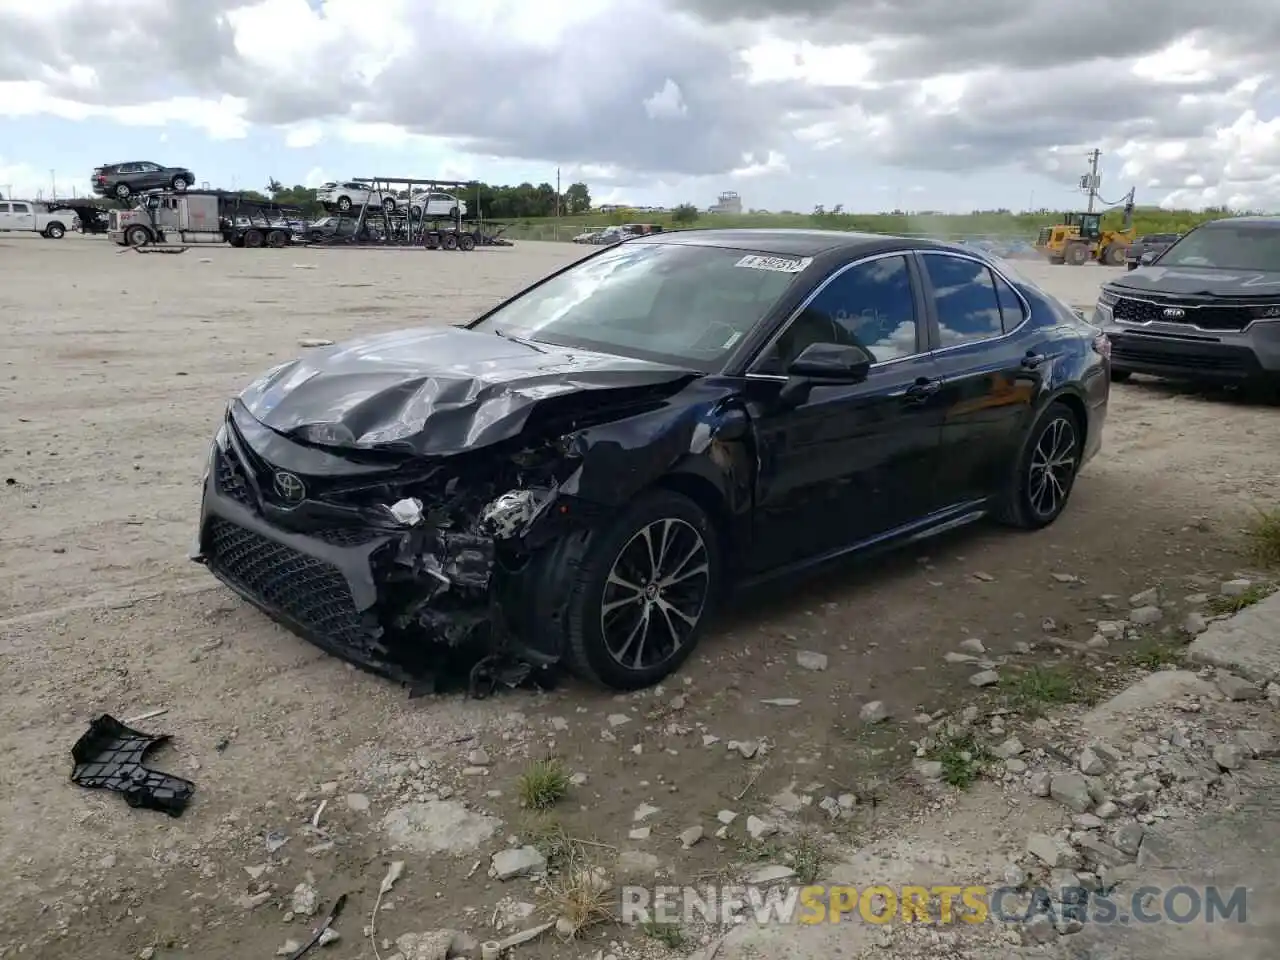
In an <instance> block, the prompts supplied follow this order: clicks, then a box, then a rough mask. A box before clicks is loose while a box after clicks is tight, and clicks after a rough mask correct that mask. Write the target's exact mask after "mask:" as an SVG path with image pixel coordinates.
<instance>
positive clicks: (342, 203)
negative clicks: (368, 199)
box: [338, 197, 351, 213]
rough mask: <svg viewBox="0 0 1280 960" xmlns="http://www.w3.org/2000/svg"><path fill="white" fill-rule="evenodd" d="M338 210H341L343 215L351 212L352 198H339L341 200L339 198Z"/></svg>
mask: <svg viewBox="0 0 1280 960" xmlns="http://www.w3.org/2000/svg"><path fill="white" fill-rule="evenodd" d="M338 209H339V210H341V211H342V212H343V213H346V212H347V211H348V210H350V209H351V198H350V197H339V198H338Z"/></svg>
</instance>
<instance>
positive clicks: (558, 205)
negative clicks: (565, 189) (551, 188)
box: [556, 167, 560, 217]
mask: <svg viewBox="0 0 1280 960" xmlns="http://www.w3.org/2000/svg"><path fill="white" fill-rule="evenodd" d="M556 216H557V217H559V216H560V168H559V167H556Z"/></svg>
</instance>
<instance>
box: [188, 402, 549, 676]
mask: <svg viewBox="0 0 1280 960" xmlns="http://www.w3.org/2000/svg"><path fill="white" fill-rule="evenodd" d="M235 421H236V418H234V417H229V418H228V422H227V424H225V425H224V427H223V428H222V430H220V431H219V434H218V438H217V440H216V442H215V443H214V446H213V448H212V450H211V451H210V459H209V464H208V470H207V474H206V477H205V480H204V489H203V500H202V508H201V516H200V527H199V533H198V535H197V541H196V544H195V546H194V549H193V551H192V559H194V560H196V561H197V562H200V563H202V564H204V565H205V566H206V567H207V568H208V569H209V570H210V572H212V573H213V574H214V575H215V576H216V577H217V578H218V579H219V580H221V581H222V582H223V583H224V584H226V585H227V586H228V587H230V588H231V589H232V590H234V591H235V592H236V593H237V594H239V595H240V596H241V597H243V598H244V599H245V600H247V601H249V602H250V603H252V604H253V605H254V606H256V607H257V608H258V609H260V610H261V611H263V612H264V613H266V614H267V615H268V616H270V617H271V618H272V619H274V620H276V621H277V622H279V623H281V624H282V625H283V626H285V627H287V628H288V629H289V630H291V631H293V632H294V633H296V634H298V635H300V636H302V637H303V638H305V639H307V640H308V641H310V642H311V643H313V644H315V645H316V646H318V647H320V648H321V649H323V650H325V651H326V652H328V653H331V654H333V655H335V656H338V657H340V658H342V659H344V660H347V661H349V662H351V663H353V664H355V665H356V666H359V667H361V668H363V669H366V670H369V671H372V672H374V673H377V674H380V675H383V676H386V677H389V678H391V679H393V680H397V681H399V682H402V683H410V684H411V683H420V682H422V680H423V678H424V677H427V676H431V675H433V674H439V673H442V672H445V671H446V670H448V669H450V668H451V666H452V661H454V660H455V659H462V658H461V657H460V656H459V655H460V654H462V653H464V652H465V654H466V657H465V659H467V660H468V661H469V662H474V659H475V656H476V651H481V652H484V651H486V650H488V651H493V650H494V649H495V648H496V647H497V646H498V645H500V644H501V643H504V642H508V641H510V640H511V639H512V638H510V637H508V636H506V634H507V631H506V630H505V619H504V616H503V613H502V604H501V601H500V596H501V595H502V593H503V589H504V588H503V587H502V586H500V585H499V583H497V582H496V581H497V580H498V579H499V577H496V576H495V573H496V572H497V568H498V562H497V559H496V553H497V551H498V550H499V549H500V544H499V541H501V540H503V538H504V537H512V536H514V535H516V534H518V533H519V532H520V531H522V530H525V529H527V526H528V524H529V523H530V522H531V521H532V520H533V519H534V518H535V517H536V516H537V514H538V512H539V508H540V506H541V505H545V501H547V500H549V496H550V494H549V493H548V494H547V495H546V496H545V497H544V498H543V501H539V500H538V498H537V496H536V495H535V494H534V493H533V492H532V491H513V492H510V493H507V494H505V495H500V496H498V497H496V498H495V499H494V500H492V501H490V502H489V503H487V505H485V507H484V508H483V510H482V511H481V512H480V513H479V514H478V515H477V520H478V521H479V522H478V523H477V525H476V527H477V529H473V530H466V529H457V528H455V529H449V528H447V527H446V528H442V527H440V526H437V525H436V523H435V519H436V518H433V517H432V516H431V515H430V510H429V509H428V510H426V511H424V507H423V503H422V501H421V500H418V499H413V498H402V499H401V500H399V501H397V502H395V503H392V504H387V505H381V504H376V505H372V506H365V507H360V508H351V507H336V506H334V505H332V504H326V503H323V502H313V501H310V500H307V501H303V502H299V503H294V504H289V503H287V502H283V501H284V500H285V494H288V493H289V492H291V491H290V488H289V486H288V484H287V483H285V484H284V485H283V491H284V493H283V494H282V493H281V488H280V487H278V486H277V485H276V484H275V483H274V481H275V480H276V478H277V477H278V476H279V475H280V473H281V470H280V469H279V468H277V466H276V465H275V464H273V463H270V462H268V461H266V460H264V459H263V458H262V457H261V456H259V455H258V454H257V452H256V451H255V450H254V449H253V447H252V446H251V445H250V444H249V442H248V441H247V440H246V439H245V436H244V435H243V434H242V433H241V431H240V430H238V429H236V427H235V425H234V423H235ZM242 422H243V421H242ZM272 442H273V443H275V444H276V445H277V448H278V447H279V445H281V444H287V443H288V441H283V440H282V438H279V437H278V435H277V436H276V438H275V439H274V440H273V441H272ZM324 456H327V455H324ZM285 475H286V476H287V477H292V478H293V479H294V480H297V479H298V476H297V475H296V474H293V473H291V472H287V471H286V472H285ZM481 527H482V528H483V531H484V532H481V531H480V528H481ZM508 579H510V578H508ZM508 589H509V585H508ZM522 659H524V660H526V661H528V662H534V663H537V662H539V661H550V660H552V659H554V658H553V657H547V656H544V655H539V654H537V653H536V652H534V651H533V650H522Z"/></svg>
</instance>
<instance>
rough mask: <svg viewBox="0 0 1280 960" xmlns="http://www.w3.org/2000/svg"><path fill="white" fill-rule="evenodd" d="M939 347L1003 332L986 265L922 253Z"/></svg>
mask: <svg viewBox="0 0 1280 960" xmlns="http://www.w3.org/2000/svg"><path fill="white" fill-rule="evenodd" d="M920 259H921V260H922V261H924V267H925V273H926V274H927V275H928V277H929V282H930V284H931V285H932V286H933V302H934V309H935V311H936V312H937V315H938V335H939V338H940V345H941V346H943V347H955V346H960V345H961V344H965V343H976V342H977V341H979V340H988V339H990V338H991V337H998V336H1000V335H1001V334H1003V333H1004V322H1003V320H1002V318H1001V309H1000V300H999V297H998V296H997V295H996V286H995V279H994V277H993V275H992V273H991V271H990V270H989V269H988V268H987V265H986V264H984V263H981V262H980V261H977V260H968V259H965V258H962V257H953V256H950V255H949V254H934V253H931V254H926V255H924V256H923V257H921V258H920Z"/></svg>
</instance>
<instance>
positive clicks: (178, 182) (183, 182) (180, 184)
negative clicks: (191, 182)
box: [169, 177, 188, 193]
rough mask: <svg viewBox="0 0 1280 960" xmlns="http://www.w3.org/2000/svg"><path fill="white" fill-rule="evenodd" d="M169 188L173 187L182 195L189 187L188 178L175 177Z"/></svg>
mask: <svg viewBox="0 0 1280 960" xmlns="http://www.w3.org/2000/svg"><path fill="white" fill-rule="evenodd" d="M169 186H171V187H173V189H175V190H177V191H178V192H179V193H181V192H182V191H183V190H185V189H187V186H188V184H187V178H186V177H174V178H173V181H172V182H171V183H170V184H169Z"/></svg>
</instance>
